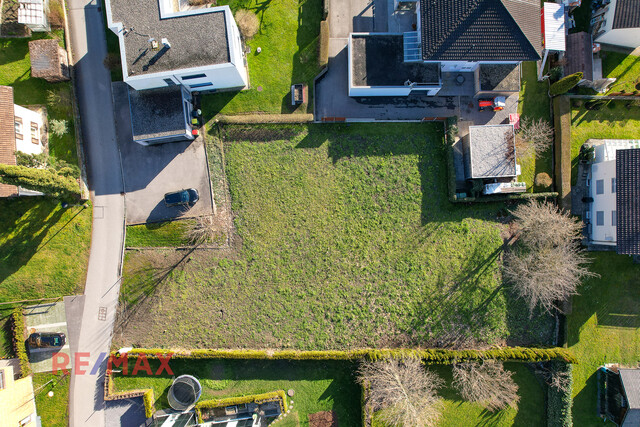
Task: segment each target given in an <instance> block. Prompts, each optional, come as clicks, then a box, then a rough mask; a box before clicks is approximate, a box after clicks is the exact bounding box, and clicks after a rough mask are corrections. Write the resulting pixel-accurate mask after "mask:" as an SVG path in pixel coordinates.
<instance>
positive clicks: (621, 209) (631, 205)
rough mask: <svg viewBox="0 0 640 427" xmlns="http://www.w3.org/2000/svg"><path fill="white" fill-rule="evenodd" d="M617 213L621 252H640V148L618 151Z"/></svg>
mask: <svg viewBox="0 0 640 427" xmlns="http://www.w3.org/2000/svg"><path fill="white" fill-rule="evenodd" d="M616 215H617V225H616V234H617V236H616V237H617V239H616V240H617V247H618V253H619V254H627V255H638V254H640V148H631V149H626V150H617V151H616Z"/></svg>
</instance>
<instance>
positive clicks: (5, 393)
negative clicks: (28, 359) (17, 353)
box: [0, 359, 40, 427]
mask: <svg viewBox="0 0 640 427" xmlns="http://www.w3.org/2000/svg"><path fill="white" fill-rule="evenodd" d="M0 420H2V425H3V426H17V427H28V426H33V427H35V426H37V425H40V423H39V420H38V414H37V412H36V403H35V398H34V396H33V381H32V378H31V376H28V377H26V378H20V362H19V361H18V359H3V360H0Z"/></svg>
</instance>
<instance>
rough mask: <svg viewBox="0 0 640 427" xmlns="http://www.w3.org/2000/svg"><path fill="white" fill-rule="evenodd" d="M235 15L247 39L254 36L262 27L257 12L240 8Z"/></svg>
mask: <svg viewBox="0 0 640 427" xmlns="http://www.w3.org/2000/svg"><path fill="white" fill-rule="evenodd" d="M235 17H236V23H237V24H238V28H239V29H240V32H241V33H242V35H243V36H244V38H245V39H250V38H252V37H253V36H255V35H256V33H257V32H258V30H259V29H260V21H259V20H258V17H257V16H256V14H255V13H253V12H251V11H249V10H246V9H240V10H239V11H237V12H236V16H235Z"/></svg>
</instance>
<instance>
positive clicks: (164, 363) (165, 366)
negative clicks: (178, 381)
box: [156, 353, 173, 375]
mask: <svg viewBox="0 0 640 427" xmlns="http://www.w3.org/2000/svg"><path fill="white" fill-rule="evenodd" d="M156 356H157V357H158V360H159V361H160V367H159V368H158V370H157V371H156V375H160V374H162V371H163V370H164V371H167V375H173V371H172V370H171V368H170V367H169V360H170V359H171V356H173V353H171V354H168V355H166V356H163V355H161V354H156Z"/></svg>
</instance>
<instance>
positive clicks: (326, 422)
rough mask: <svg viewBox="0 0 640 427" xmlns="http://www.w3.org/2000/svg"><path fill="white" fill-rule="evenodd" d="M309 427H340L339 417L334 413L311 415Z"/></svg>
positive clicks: (324, 412) (323, 412)
mask: <svg viewBox="0 0 640 427" xmlns="http://www.w3.org/2000/svg"><path fill="white" fill-rule="evenodd" d="M309 427H338V416H337V415H336V413H335V412H333V411H322V412H316V413H315V414H309Z"/></svg>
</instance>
